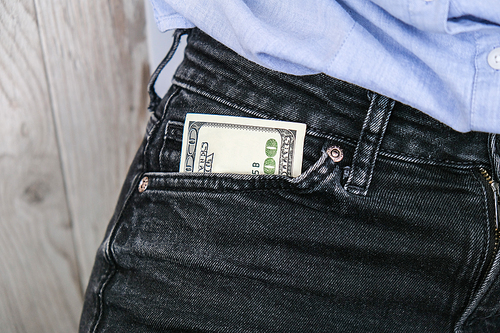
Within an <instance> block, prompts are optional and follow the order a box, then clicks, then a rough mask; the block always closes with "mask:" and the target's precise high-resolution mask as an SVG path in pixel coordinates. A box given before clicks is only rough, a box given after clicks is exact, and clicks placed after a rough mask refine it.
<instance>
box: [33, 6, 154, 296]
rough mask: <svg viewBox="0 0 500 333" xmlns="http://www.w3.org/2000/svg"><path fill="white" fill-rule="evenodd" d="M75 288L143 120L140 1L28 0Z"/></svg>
mask: <svg viewBox="0 0 500 333" xmlns="http://www.w3.org/2000/svg"><path fill="white" fill-rule="evenodd" d="M34 1H35V4H36V8H37V16H38V21H39V26H40V36H41V40H42V46H43V50H44V57H45V64H46V67H47V75H48V82H49V87H50V97H51V101H52V107H53V111H54V117H55V121H56V129H57V133H58V140H59V146H60V154H61V158H62V168H63V172H64V177H65V184H66V190H67V196H68V201H69V207H70V209H69V210H70V214H71V220H72V221H73V228H74V235H75V246H76V247H75V248H76V252H77V257H78V263H79V272H80V277H81V284H82V288H85V287H86V284H87V281H88V278H89V276H90V272H91V268H92V264H93V261H94V257H95V253H96V250H97V248H98V246H99V244H100V243H101V241H102V238H103V236H104V232H105V229H106V226H107V224H108V221H109V219H110V217H111V215H112V212H113V209H114V206H115V203H116V200H117V198H118V193H119V190H120V188H121V186H122V182H123V180H124V178H125V175H126V172H127V170H128V167H129V165H130V163H131V161H132V158H133V155H134V154H135V151H136V149H137V148H138V146H139V144H140V141H141V139H142V136H143V133H144V129H145V124H146V121H147V118H148V117H149V115H148V112H147V111H146V107H147V104H146V103H147V101H148V98H147V93H146V85H147V81H148V79H149V67H148V62H147V45H146V35H145V15H144V3H143V1H142V0H134V1H124V0H123V1H118V0H108V1H106V0H96V1H92V2H87V1H72V0H34Z"/></svg>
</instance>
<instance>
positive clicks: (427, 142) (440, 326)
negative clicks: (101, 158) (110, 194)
mask: <svg viewBox="0 0 500 333" xmlns="http://www.w3.org/2000/svg"><path fill="white" fill-rule="evenodd" d="M185 52H186V53H185V60H184V62H183V63H182V64H181V66H180V67H179V68H178V70H177V72H176V74H175V76H174V79H173V85H172V87H171V88H170V90H169V91H168V93H167V94H166V96H165V97H164V98H163V99H161V100H160V99H158V100H157V101H156V98H155V94H154V91H153V92H152V101H153V105H152V109H153V113H152V115H151V120H150V122H149V124H148V127H147V130H146V135H145V138H144V141H143V143H142V145H141V147H140V148H139V151H138V153H137V155H136V158H135V160H134V161H133V163H132V166H131V168H130V172H129V174H128V176H127V179H126V181H125V184H124V187H123V190H122V193H121V195H120V198H119V200H118V204H117V208H116V212H115V214H114V216H113V217H112V219H111V222H110V224H109V227H108V230H107V233H106V236H105V239H104V241H103V243H102V245H101V247H100V248H99V250H98V253H97V256H96V261H95V266H94V270H93V273H92V276H91V278H90V281H89V286H88V289H87V293H86V298H85V305H84V309H83V313H82V319H81V323H80V332H81V333H84V332H356V333H361V332H426V333H429V332H439V333H443V332H464V333H465V332H467V333H469V332H498V331H499V330H500V317H499V316H500V281H499V278H498V272H499V269H500V265H499V261H500V260H499V259H500V258H499V256H498V255H496V256H495V255H494V228H495V205H496V202H495V201H494V196H493V191H492V190H491V187H490V186H489V184H488V181H487V180H486V178H485V177H484V176H483V175H482V174H481V172H480V169H481V168H483V169H485V170H487V171H488V172H489V173H490V174H491V175H492V177H494V179H498V171H499V170H498V166H499V164H500V162H499V155H498V148H500V145H499V143H498V140H497V138H496V137H495V136H494V135H488V134H485V133H475V132H470V133H465V134H464V133H459V132H455V131H453V130H452V129H451V128H449V127H446V126H445V125H443V124H441V123H439V122H438V121H436V120H434V119H432V118H430V117H429V116H427V115H425V114H423V113H421V112H419V111H418V110H415V109H413V108H410V107H408V106H405V105H403V104H401V103H399V102H397V101H392V100H390V99H388V98H386V97H384V96H381V95H378V94H375V93H372V92H369V91H367V90H365V89H362V88H359V87H357V86H354V85H351V84H348V83H346V82H342V81H338V80H335V79H333V78H331V77H328V76H326V75H323V74H319V75H311V76H292V75H286V74H283V73H279V72H274V71H270V70H268V69H264V68H263V67H260V66H258V65H256V64H254V63H252V62H249V61H247V60H245V59H244V58H242V57H240V56H238V55H236V54H235V53H234V52H232V51H230V50H229V49H227V48H225V47H224V46H222V45H221V44H219V43H218V42H216V41H214V40H213V39H211V38H210V37H208V36H207V35H205V34H203V33H202V32H201V31H199V30H197V29H194V30H192V31H190V32H189V37H188V46H187V48H186V51H185ZM152 82H153V84H152V85H151V86H154V80H153V81H152ZM156 102H158V103H156ZM188 112H190V113H209V114H221V115H234V116H244V117H259V118H265V119H278V120H286V121H296V122H303V123H306V124H307V126H308V129H307V136H306V139H305V148H304V160H303V173H302V175H301V176H299V177H297V178H293V179H292V178H287V177H284V176H267V175H236V174H186V173H182V174H181V173H178V172H177V171H178V167H179V155H180V148H181V137H182V128H183V119H184V117H185V114H186V113H188ZM332 146H337V147H339V148H341V149H342V151H343V155H344V157H343V159H342V160H340V161H334V160H333V159H332V158H330V157H329V155H328V154H327V152H326V151H327V150H328V148H329V147H332ZM144 177H147V178H148V183H147V187H146V188H145V190H144V191H142V190H140V189H139V182H140V181H141V179H144ZM143 185H144V183H143ZM142 188H143V189H144V186H143V187H142Z"/></svg>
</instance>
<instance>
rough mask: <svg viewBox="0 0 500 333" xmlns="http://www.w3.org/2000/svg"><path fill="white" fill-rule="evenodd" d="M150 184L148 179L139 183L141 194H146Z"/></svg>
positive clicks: (145, 178) (143, 179)
mask: <svg viewBox="0 0 500 333" xmlns="http://www.w3.org/2000/svg"><path fill="white" fill-rule="evenodd" d="M148 183H149V178H148V177H144V178H142V179H141V182H140V183H139V193H142V192H144V191H145V190H146V189H147V188H148Z"/></svg>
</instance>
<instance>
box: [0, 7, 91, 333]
mask: <svg viewBox="0 0 500 333" xmlns="http://www.w3.org/2000/svg"><path fill="white" fill-rule="evenodd" d="M0 119H1V122H0V176H1V181H0V331H1V332H2V333H13V332H23V333H24V332H33V333H35V332H51V333H54V332H75V331H76V328H77V325H78V320H79V317H80V311H81V304H82V292H81V287H80V281H79V276H78V273H77V272H78V267H77V264H76V256H75V253H74V242H73V235H72V226H71V220H70V215H69V212H68V206H67V201H66V197H65V191H64V181H63V177H62V171H61V167H60V156H59V153H58V146H57V141H56V133H55V129H54V121H53V117H52V111H51V104H50V98H49V88H48V85H47V80H46V72H45V66H44V62H43V53H42V49H41V43H40V38H39V34H38V26H37V19H36V11H35V7H34V3H33V0H18V1H4V0H2V1H0Z"/></svg>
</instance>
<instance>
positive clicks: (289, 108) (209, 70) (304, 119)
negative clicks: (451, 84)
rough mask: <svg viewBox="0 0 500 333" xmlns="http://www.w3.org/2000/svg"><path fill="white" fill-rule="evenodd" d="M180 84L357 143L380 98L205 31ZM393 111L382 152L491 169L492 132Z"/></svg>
mask: <svg viewBox="0 0 500 333" xmlns="http://www.w3.org/2000/svg"><path fill="white" fill-rule="evenodd" d="M160 70H161V69H160ZM173 83H174V84H175V85H178V86H181V87H184V88H186V89H190V90H194V91H197V92H199V93H201V94H206V95H207V96H208V95H209V96H211V98H217V99H219V100H220V101H221V102H222V103H226V104H231V105H234V106H235V107H237V108H240V109H244V110H245V111H247V112H248V113H249V114H250V115H255V116H259V117H263V118H269V119H277V120H286V121H296V122H301V123H305V124H307V128H308V130H307V133H308V134H309V135H314V136H319V137H324V138H330V139H332V140H336V141H340V142H343V143H344V144H348V145H352V146H356V145H357V143H358V140H359V138H360V135H361V134H362V131H363V130H364V129H363V128H364V125H365V128H366V124H364V122H365V119H368V118H367V112H368V110H369V109H370V105H372V104H373V101H374V96H375V97H376V96H380V95H378V94H376V93H373V92H371V91H368V90H366V89H364V88H361V87H359V86H356V85H353V84H350V83H347V82H344V81H340V80H337V79H335V78H332V77H329V76H327V75H325V74H316V75H307V76H294V75H289V74H284V73H281V72H276V71H273V70H270V69H267V68H264V67H262V66H260V65H257V64H255V63H253V62H251V61H249V60H247V59H245V58H243V57H241V56H239V55H238V54H236V53H235V52H234V51H232V50H230V49H229V48H227V47H225V46H224V45H222V44H220V43H219V42H217V41H216V40H214V39H212V38H211V37H209V36H208V35H206V34H204V33H203V32H202V31H201V30H199V29H193V30H191V31H190V32H189V37H188V44H187V47H186V50H185V57H184V61H183V63H182V64H181V65H180V67H179V68H178V70H177V72H176V74H175V76H174V79H173ZM391 102H392V101H391ZM391 108H392V111H391V114H390V117H389V120H388V123H387V125H386V126H387V127H386V129H385V134H384V135H383V139H382V140H381V143H380V150H379V154H381V155H385V156H390V157H395V158H399V159H404V160H407V161H411V162H415V163H426V164H446V165H451V166H456V167H470V166H473V165H482V166H488V165H490V157H489V156H490V153H489V150H488V147H489V146H490V140H491V137H489V135H488V134H487V133H480V132H468V133H460V132H457V131H455V130H453V129H451V128H450V127H448V126H446V125H444V124H442V123H440V122H439V121H437V120H435V119H433V118H431V117H430V116H427V115H426V114H424V113H422V112H421V111H419V110H417V109H414V108H412V107H410V106H407V105H404V104H402V103H399V102H397V101H396V102H395V103H394V102H393V106H391Z"/></svg>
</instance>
